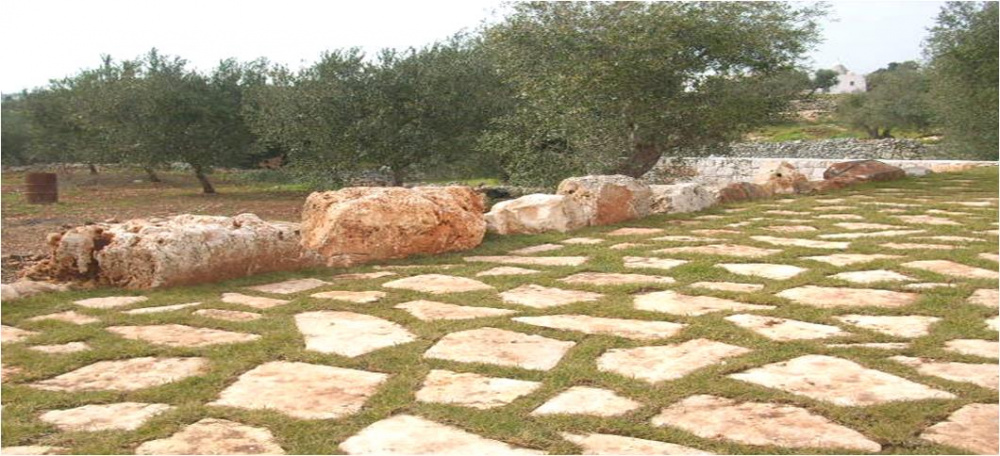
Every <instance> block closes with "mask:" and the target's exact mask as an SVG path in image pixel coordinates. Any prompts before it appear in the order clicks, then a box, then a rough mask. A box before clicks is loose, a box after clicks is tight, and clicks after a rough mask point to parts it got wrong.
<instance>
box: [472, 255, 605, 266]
mask: <svg viewBox="0 0 1000 456" xmlns="http://www.w3.org/2000/svg"><path fill="white" fill-rule="evenodd" d="M463 260H465V261H468V262H472V263H499V264H519V265H522V266H579V265H581V264H583V263H586V262H587V257H583V256H552V257H539V256H536V257H524V256H516V255H493V256H467V257H465V258H463Z"/></svg>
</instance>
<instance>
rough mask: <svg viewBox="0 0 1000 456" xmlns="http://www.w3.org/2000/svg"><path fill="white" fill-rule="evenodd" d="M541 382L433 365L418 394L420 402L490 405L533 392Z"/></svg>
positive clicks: (498, 405) (497, 405) (489, 407)
mask: <svg viewBox="0 0 1000 456" xmlns="http://www.w3.org/2000/svg"><path fill="white" fill-rule="evenodd" d="M540 386H542V384H541V383H540V382H530V381H526V380H515V379H512V378H498V377H487V376H485V375H480V374H474V373H470V372H465V373H460V372H452V371H447V370H438V369H434V370H432V371H430V373H428V374H427V378H426V379H424V385H423V388H421V389H420V391H417V395H416V398H417V400H418V401H420V402H437V403H441V404H456V405H462V406H465V407H472V408H477V409H491V408H495V407H501V406H504V405H507V404H509V403H511V402H513V401H514V400H515V399H517V398H519V397H521V396H524V395H527V394H531V393H532V392H534V391H535V390H536V389H538V388H539V387H540Z"/></svg>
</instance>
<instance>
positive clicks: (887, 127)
mask: <svg viewBox="0 0 1000 456" xmlns="http://www.w3.org/2000/svg"><path fill="white" fill-rule="evenodd" d="M867 82H868V84H867V86H868V91H867V92H860V93H852V94H849V95H846V96H845V97H844V98H842V99H841V101H840V103H838V105H837V112H836V114H837V117H838V118H840V119H841V120H842V121H843V122H845V123H847V124H849V125H851V126H853V127H855V128H859V129H862V130H864V131H865V132H866V133H867V134H868V137H869V138H872V139H876V138H891V137H893V136H892V131H893V130H894V129H911V130H917V131H922V130H926V129H927V128H928V127H929V126H930V119H931V111H930V106H929V104H928V97H927V91H928V82H927V75H926V73H925V72H924V70H923V69H922V68H920V66H919V65H918V64H917V63H916V62H904V63H902V64H899V63H895V62H894V63H892V64H890V65H889V66H888V67H887V68H882V69H879V70H877V71H875V72H873V73H872V74H870V75H868V78H867Z"/></svg>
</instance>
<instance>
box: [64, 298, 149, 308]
mask: <svg viewBox="0 0 1000 456" xmlns="http://www.w3.org/2000/svg"><path fill="white" fill-rule="evenodd" d="M148 299H149V298H147V297H145V296H107V297H104V298H89V299H81V300H79V301H73V304H76V305H78V306H83V307H89V308H91V309H113V308H115V307H124V306H128V305H132V304H136V303H140V302H143V301H146V300H148Z"/></svg>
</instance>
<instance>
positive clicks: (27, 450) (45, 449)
mask: <svg viewBox="0 0 1000 456" xmlns="http://www.w3.org/2000/svg"><path fill="white" fill-rule="evenodd" d="M65 452H66V449H65V448H62V447H54V446H45V445H22V446H10V447H3V448H0V454H10V455H15V454H18V455H29V454H64V453H65Z"/></svg>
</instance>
